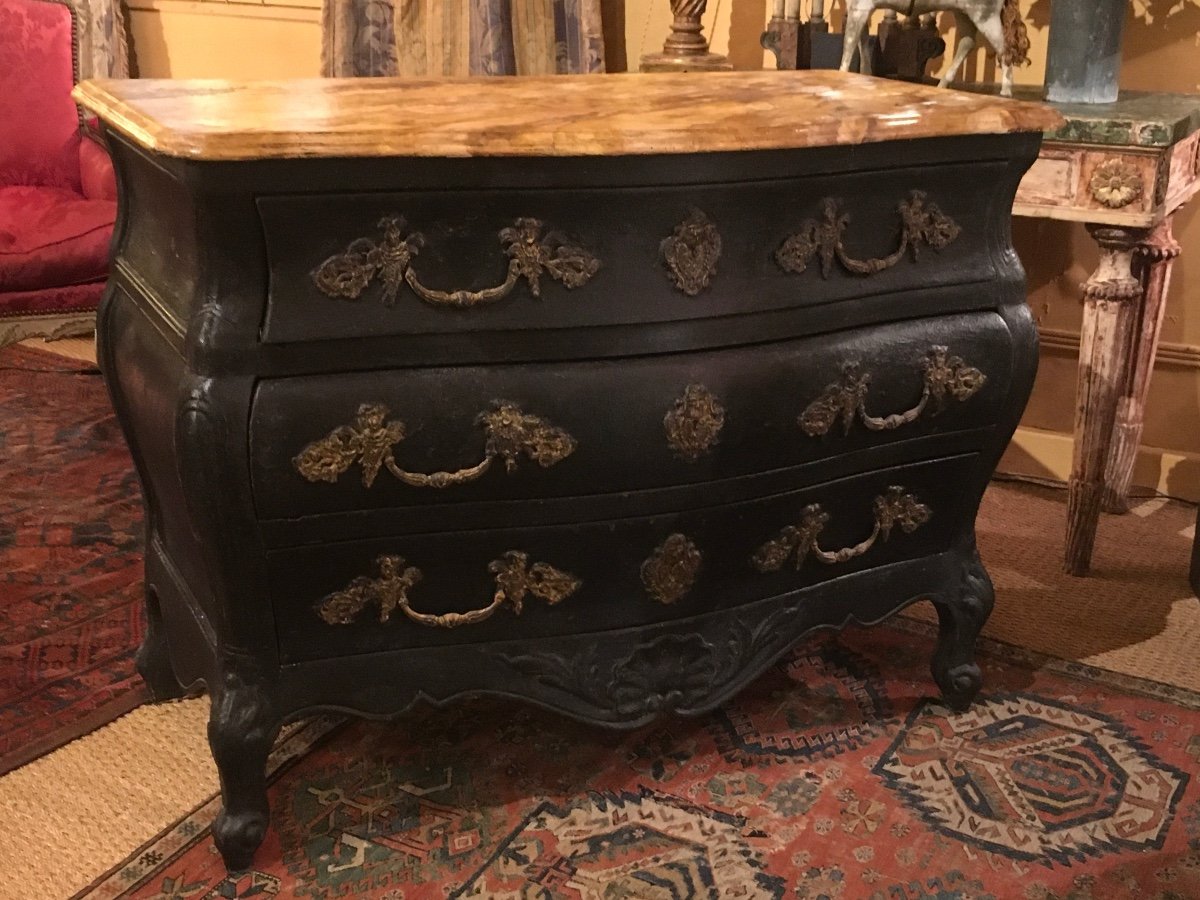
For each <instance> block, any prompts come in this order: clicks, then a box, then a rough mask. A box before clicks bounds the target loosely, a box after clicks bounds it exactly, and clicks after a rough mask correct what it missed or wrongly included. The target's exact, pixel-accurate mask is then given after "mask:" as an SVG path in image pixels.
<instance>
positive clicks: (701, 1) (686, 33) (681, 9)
mask: <svg viewBox="0 0 1200 900" xmlns="http://www.w3.org/2000/svg"><path fill="white" fill-rule="evenodd" d="M707 7H708V0H671V14H672V15H673V16H674V17H675V20H674V21H673V22H672V23H671V33H670V34H669V35H668V36H667V39H666V41H665V42H664V43H663V48H662V52H661V53H648V54H646V55H645V56H643V57H642V65H641V70H642V71H643V72H690V71H716V70H721V69H732V68H733V66H732V64H731V63H730V62H729V60H727V59H726V58H725V57H724V56H721V55H720V54H718V53H712V52H711V51H710V50H709V49H708V39H707V38H706V37H705V36H704V25H703V23H702V22H701V21H700V20H701V18H703V16H704V11H705V9H707Z"/></svg>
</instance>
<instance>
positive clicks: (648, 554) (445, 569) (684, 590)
mask: <svg viewBox="0 0 1200 900" xmlns="http://www.w3.org/2000/svg"><path fill="white" fill-rule="evenodd" d="M981 464H982V460H981V458H980V456H979V455H978V454H964V455H961V456H955V457H949V458H944V459H939V460H933V461H928V462H922V463H916V464H911V465H906V466H901V467H897V468H892V469H885V470H880V471H877V472H871V473H868V474H863V475H856V476H854V477H852V478H845V479H841V480H838V481H833V482H828V483H826V484H822V485H818V486H814V487H805V488H801V489H797V490H794V491H789V492H786V493H781V494H775V495H773V496H770V497H764V498H759V499H755V500H751V501H745V502H741V503H736V504H730V505H726V506H717V507H710V508H704V509H691V510H688V511H685V512H680V513H669V514H663V515H656V516H646V517H640V518H627V519H609V520H602V521H586V520H587V518H588V517H587V509H588V504H587V501H586V499H581V500H580V502H579V516H580V520H581V521H580V523H579V524H574V525H558V526H552V527H537V528H520V527H513V528H506V529H493V530H487V531H458V532H452V533H441V534H419V535H404V536H400V537H390V538H379V539H372V540H366V541H355V542H349V543H340V544H336V543H331V544H327V545H322V546H307V547H296V548H289V549H286V550H278V551H273V552H272V553H270V554H269V555H268V560H269V567H270V572H271V583H272V584H273V585H274V586H275V589H274V597H273V604H274V612H275V620H276V630H277V635H278V638H279V647H280V653H281V656H282V658H283V661H284V662H289V663H291V662H301V661H305V660H313V659H322V658H329V657H337V656H348V655H353V654H357V653H373V652H380V651H384V650H396V649H405V648H419V647H429V646H444V645H449V644H464V643H476V642H480V641H510V640H520V639H523V638H532V637H547V636H553V635H565V634H577V633H587V632H596V631H604V630H607V629H612V628H626V627H631V626H638V625H647V624H651V623H654V622H663V621H667V620H671V619H682V618H687V617H690V616H695V615H700V614H703V613H707V612H712V611H715V610H718V609H724V608H729V607H733V606H739V605H742V604H746V603H752V602H755V601H758V600H763V599H766V598H769V597H773V596H777V595H781V594H787V593H790V592H793V591H796V590H800V589H803V588H804V587H807V586H809V585H813V584H816V583H819V582H824V581H828V580H830V579H832V578H837V577H838V576H840V575H845V574H849V573H852V572H858V571H862V570H864V569H870V568H874V567H877V566H885V565H888V564H889V563H895V562H898V561H901V560H906V559H914V558H918V557H922V556H928V555H931V554H935V553H941V552H943V551H945V550H947V549H948V548H949V547H950V546H951V545H952V544H953V543H954V542H955V540H956V539H957V538H958V537H959V536H960V535H962V534H964V533H965V532H967V531H968V530H969V529H970V528H971V527H972V525H973V517H974V514H975V506H974V503H973V502H972V501H973V500H974V499H975V498H977V497H978V495H979V494H980V493H981V492H982V487H983V482H984V479H986V477H987V474H988V473H987V472H986V471H984V470H982V469H981V468H980V466H981ZM333 536H334V535H331V537H333ZM846 602H847V612H849V611H850V610H851V609H852V608H853V603H854V598H853V597H848V598H847V600H846Z"/></svg>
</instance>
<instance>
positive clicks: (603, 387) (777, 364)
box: [250, 312, 1012, 519]
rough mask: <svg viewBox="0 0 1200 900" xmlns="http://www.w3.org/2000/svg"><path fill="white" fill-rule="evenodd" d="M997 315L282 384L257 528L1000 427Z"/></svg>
mask: <svg viewBox="0 0 1200 900" xmlns="http://www.w3.org/2000/svg"><path fill="white" fill-rule="evenodd" d="M1011 374H1012V338H1011V335H1010V332H1009V330H1008V327H1007V325H1006V324H1005V322H1004V320H1003V319H1002V318H1001V317H1000V316H999V315H997V314H995V313H990V312H987V313H971V314H964V315H956V316H945V317H939V318H937V319H925V320H914V321H910V322H905V323H899V324H893V325H888V326H883V327H879V328H875V329H865V330H858V331H847V332H839V333H837V334H833V335H824V336H819V337H813V338H806V339H803V340H796V341H787V342H780V343H775V344H764V345H756V346H750V347H741V348H738V349H732V350H719V351H712V352H701V353H686V354H672V355H664V356H653V357H638V358H628V359H618V360H603V361H584V362H575V363H553V364H524V365H509V366H460V367H453V368H415V369H401V370H390V371H379V372H361V373H353V374H344V375H332V376H330V375H324V376H311V377H297V378H284V379H272V380H267V381H264V382H262V383H261V384H260V386H259V388H258V390H257V393H256V396H255V401H254V407H253V411H252V416H251V424H250V444H251V446H250V454H251V463H252V473H251V475H252V480H253V485H254V493H255V502H256V504H257V509H258V512H259V515H260V516H261V517H262V518H263V519H288V518H296V517H300V516H311V515H317V514H325V513H335V512H344V511H351V510H360V509H373V508H386V507H400V506H417V505H422V504H432V503H455V502H477V501H492V500H529V499H539V498H548V497H570V496H578V495H587V494H605V493H614V492H628V491H637V490H646V489H653V488H662V487H671V486H678V485H688V484H699V483H705V482H711V481H714V480H718V479H727V478H736V477H739V476H744V475H750V474H756V473H760V472H767V471H771V470H776V469H783V468H788V467H791V466H796V465H802V464H806V463H812V462H815V461H818V460H821V459H825V458H832V457H835V456H838V455H841V454H845V453H851V452H854V451H857V450H862V449H865V448H868V447H872V446H877V445H880V444H886V443H894V442H900V441H906V440H911V439H913V438H918V437H926V436H928V435H932V434H937V433H951V432H956V431H963V430H968V429H974V428H984V427H987V426H990V425H993V424H994V423H995V421H996V419H997V408H998V406H999V405H1000V404H1002V403H1003V402H1004V399H1005V398H1006V397H1007V396H1008V393H1009V383H1010V379H1011Z"/></svg>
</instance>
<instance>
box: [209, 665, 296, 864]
mask: <svg viewBox="0 0 1200 900" xmlns="http://www.w3.org/2000/svg"><path fill="white" fill-rule="evenodd" d="M278 733H279V723H278V721H277V720H276V718H275V714H274V710H273V704H272V702H271V699H270V695H269V693H268V691H267V688H266V685H265V684H264V683H263V681H262V679H261V678H260V677H259V676H258V675H257V673H256V672H255V669H254V666H253V664H252V663H232V664H230V663H228V662H226V663H225V669H224V671H223V672H222V674H221V676H220V678H219V680H218V683H217V685H216V686H215V687H214V689H213V691H212V712H211V713H210V715H209V720H208V743H209V746H210V747H211V748H212V754H213V758H214V759H215V760H216V763H217V772H218V774H219V775H220V778H221V799H222V801H223V803H224V805H223V807H222V809H221V812H220V814H219V815H218V816H217V819H216V821H215V822H214V823H213V839H214V840H215V842H216V844H217V849H218V850H220V851H221V858H222V859H223V860H224V861H225V867H226V868H227V869H228V870H229V871H230V872H241V871H244V870H245V869H248V868H249V867H250V863H251V862H252V861H253V859H254V852H255V851H256V850H257V849H258V847H259V845H260V844H261V843H262V842H263V838H264V837H266V834H267V823H268V821H269V820H270V809H269V807H268V804H267V775H266V768H267V755H268V754H269V753H270V752H271V747H272V745H273V744H274V743H275V737H276V735H277V734H278Z"/></svg>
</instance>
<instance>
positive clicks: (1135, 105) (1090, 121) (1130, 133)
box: [962, 85, 1200, 147]
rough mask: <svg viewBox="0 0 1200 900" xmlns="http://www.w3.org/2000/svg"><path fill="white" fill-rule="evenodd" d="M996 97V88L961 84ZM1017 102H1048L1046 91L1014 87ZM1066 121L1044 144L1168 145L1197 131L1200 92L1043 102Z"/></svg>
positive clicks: (1199, 127) (1136, 93) (1138, 93)
mask: <svg viewBox="0 0 1200 900" xmlns="http://www.w3.org/2000/svg"><path fill="white" fill-rule="evenodd" d="M962 87H964V88H967V89H968V90H980V88H982V89H983V92H986V93H995V92H997V91H998V90H999V89H998V88H997V87H996V86H994V85H962ZM1013 94H1014V97H1015V99H1017V100H1032V101H1034V102H1040V103H1046V101H1045V100H1044V99H1043V98H1044V96H1045V89H1044V88H1040V87H1018V88H1016V89H1015V90H1014V91H1013ZM1046 105H1047V106H1050V107H1053V108H1054V109H1055V110H1057V111H1058V112H1060V113H1062V116H1063V118H1064V119H1065V120H1066V121H1065V122H1064V123H1063V124H1062V125H1061V126H1060V127H1058V128H1055V129H1054V130H1052V131H1047V132H1046V140H1048V141H1059V142H1061V143H1067V144H1112V145H1117V146H1121V147H1170V146H1173V145H1174V144H1178V143H1179V142H1180V141H1182V140H1183V139H1184V138H1186V137H1187V136H1188V135H1190V134H1194V133H1195V132H1197V131H1200V94H1166V93H1158V92H1155V91H1121V96H1120V97H1119V98H1118V99H1117V102H1116V103H1046Z"/></svg>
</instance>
